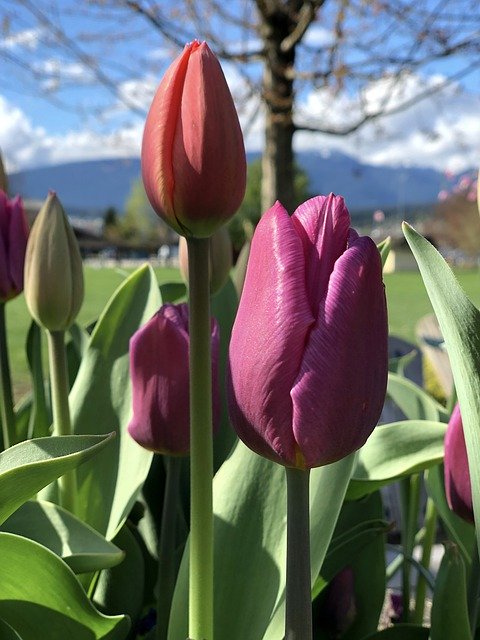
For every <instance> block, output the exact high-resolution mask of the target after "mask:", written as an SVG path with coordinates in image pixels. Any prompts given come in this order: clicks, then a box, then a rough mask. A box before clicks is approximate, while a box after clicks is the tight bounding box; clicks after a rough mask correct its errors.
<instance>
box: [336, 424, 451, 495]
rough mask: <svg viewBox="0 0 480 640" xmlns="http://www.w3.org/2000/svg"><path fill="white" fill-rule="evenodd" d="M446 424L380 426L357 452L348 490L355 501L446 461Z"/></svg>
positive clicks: (348, 493)
mask: <svg viewBox="0 0 480 640" xmlns="http://www.w3.org/2000/svg"><path fill="white" fill-rule="evenodd" d="M446 428H447V427H446V425H445V424H443V423H441V422H431V421H426V420H406V421H403V422H393V423H392V424H386V425H382V426H380V427H377V428H376V429H375V430H374V431H373V433H372V435H371V436H370V438H369V439H368V440H367V442H366V444H364V446H363V447H362V448H361V449H360V451H359V452H358V456H357V460H356V464H355V468H354V470H353V473H352V479H351V481H350V484H349V487H348V490H347V499H348V500H355V499H357V498H361V497H362V496H364V495H366V494H367V493H371V492H372V491H376V490H377V489H379V488H380V487H382V486H384V485H386V484H389V483H391V482H393V481H394V480H397V479H398V478H402V477H404V476H408V475H411V474H412V473H416V472H418V471H422V470H423V469H427V468H428V467H431V466H433V465H435V464H438V463H439V462H441V461H442V460H443V439H444V436H445V431H446Z"/></svg>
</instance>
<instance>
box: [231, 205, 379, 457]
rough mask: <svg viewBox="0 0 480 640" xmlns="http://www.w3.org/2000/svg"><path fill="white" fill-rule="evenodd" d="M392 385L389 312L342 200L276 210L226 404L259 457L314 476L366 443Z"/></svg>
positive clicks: (255, 261)
mask: <svg viewBox="0 0 480 640" xmlns="http://www.w3.org/2000/svg"><path fill="white" fill-rule="evenodd" d="M386 383H387V310H386V302H385V292H384V286H383V283H382V265H381V261H380V255H379V252H378V250H377V248H376V246H375V244H374V242H373V241H372V240H371V239H370V238H368V237H359V236H358V234H357V233H356V232H355V231H354V230H353V229H351V228H350V216H349V213H348V210H347V208H346V206H345V204H344V201H343V198H341V197H337V196H334V195H332V194H331V195H329V196H328V197H323V196H319V197H316V198H312V199H311V200H308V201H307V202H305V203H303V204H302V205H300V207H298V209H297V210H296V211H295V213H294V214H293V216H292V217H290V216H289V215H288V213H287V212H286V211H285V209H284V208H283V207H282V205H281V204H280V203H278V202H277V203H276V204H275V205H274V206H273V207H272V208H271V209H270V210H269V211H267V213H266V214H265V215H264V216H263V217H262V219H261V220H260V223H259V224H258V226H257V229H256V232H255V235H254V237H253V240H252V247H251V252H250V258H249V263H248V268H247V275H246V279H245V285H244V289H243V293H242V297H241V301H240V306H239V309H238V313H237V317H236V320H235V324H234V327H233V332H232V338H231V342H230V374H229V383H228V384H229V406H230V417H231V420H232V424H233V426H234V427H235V429H236V431H237V433H238V435H239V436H240V438H241V439H242V440H243V441H244V442H245V444H247V445H248V446H249V447H250V448H251V449H253V450H254V451H256V452H257V453H259V454H261V455H263V456H265V457H267V458H270V459H271V460H274V461H276V462H279V463H281V464H284V465H286V466H289V467H296V468H299V469H308V468H312V467H317V466H321V465H325V464H329V463H331V462H335V461H336V460H339V459H340V458H343V457H345V456H347V455H348V454H350V453H352V452H353V451H355V450H356V449H358V448H359V447H361V446H362V445H363V444H364V443H365V441H366V439H367V438H368V436H369V435H370V433H371V432H372V430H373V429H374V427H375V425H376V424H377V421H378V419H379V417H380V413H381V410H382V406H383V402H384V398H385V391H386Z"/></svg>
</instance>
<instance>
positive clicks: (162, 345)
mask: <svg viewBox="0 0 480 640" xmlns="http://www.w3.org/2000/svg"><path fill="white" fill-rule="evenodd" d="M188 349H189V334H188V306H187V305H186V304H179V305H173V304H165V305H163V307H161V308H160V310H159V311H158V312H157V313H156V314H155V315H154V316H153V318H152V319H151V320H150V321H149V322H147V324H145V325H144V326H143V327H141V328H140V329H139V330H138V331H137V332H136V333H135V335H134V336H133V337H132V338H131V340H130V373H131V377H132V387H133V417H132V420H131V421H130V424H129V426H128V432H129V433H130V435H131V436H132V438H133V439H134V440H135V441H136V442H138V444H140V445H142V447H145V448H146V449H149V450H150V451H155V452H157V453H166V454H169V455H185V454H187V453H188V452H189V449H190V412H189V396H190V394H189V382H188V368H189V365H188ZM218 350H219V331H218V325H217V322H216V321H215V320H212V378H213V384H212V387H213V388H212V395H213V407H214V424H215V423H218V419H219V407H220V404H219V392H218V379H217V377H218V374H217V369H218Z"/></svg>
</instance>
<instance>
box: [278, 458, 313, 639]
mask: <svg viewBox="0 0 480 640" xmlns="http://www.w3.org/2000/svg"><path fill="white" fill-rule="evenodd" d="M285 470H286V472H287V585H286V599H285V640H311V638H312V633H313V631H312V582H311V570H310V505H309V488H310V471H309V470H306V471H303V470H301V469H291V468H288V467H287V468H286V469H285Z"/></svg>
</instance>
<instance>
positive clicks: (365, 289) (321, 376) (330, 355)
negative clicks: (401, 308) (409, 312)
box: [291, 237, 388, 467]
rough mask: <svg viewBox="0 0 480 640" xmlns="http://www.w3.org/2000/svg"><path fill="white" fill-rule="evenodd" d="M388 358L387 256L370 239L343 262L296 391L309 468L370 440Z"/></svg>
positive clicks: (297, 428)
mask: <svg viewBox="0 0 480 640" xmlns="http://www.w3.org/2000/svg"><path fill="white" fill-rule="evenodd" d="M387 357H388V356H387V311H386V302H385V293H384V287H383V283H382V266H381V261H380V256H379V253H378V250H377V248H376V246H375V244H374V243H373V241H372V240H371V239H370V238H367V237H362V238H358V239H356V240H353V242H352V244H351V246H349V247H348V249H347V250H346V251H345V253H344V254H343V255H342V256H341V257H340V258H339V259H338V260H337V262H336V263H335V266H334V268H333V272H332V274H331V277H330V280H329V282H328V292H327V296H326V298H325V299H324V300H323V301H322V303H321V305H320V309H319V313H318V319H317V322H316V324H315V327H314V328H313V330H312V331H311V333H310V336H309V340H308V343H307V345H306V348H305V353H304V357H303V361H302V365H301V367H300V370H299V374H298V377H297V379H296V381H295V385H294V386H293V388H292V392H291V395H292V400H293V432H294V434H295V439H296V441H297V443H298V446H299V448H300V451H301V452H302V454H303V456H304V459H305V464H306V466H307V467H314V466H320V465H324V464H329V463H331V462H334V461H336V460H339V459H340V458H343V457H345V456H347V455H348V454H350V453H351V452H353V451H355V450H356V449H358V448H359V447H361V446H362V445H363V444H364V442H365V441H366V439H367V438H368V436H369V435H370V433H371V432H372V431H373V429H374V427H375V425H376V424H377V421H378V419H379V417H380V413H381V410H382V406H383V401H384V397H385V390H386V384H387Z"/></svg>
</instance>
